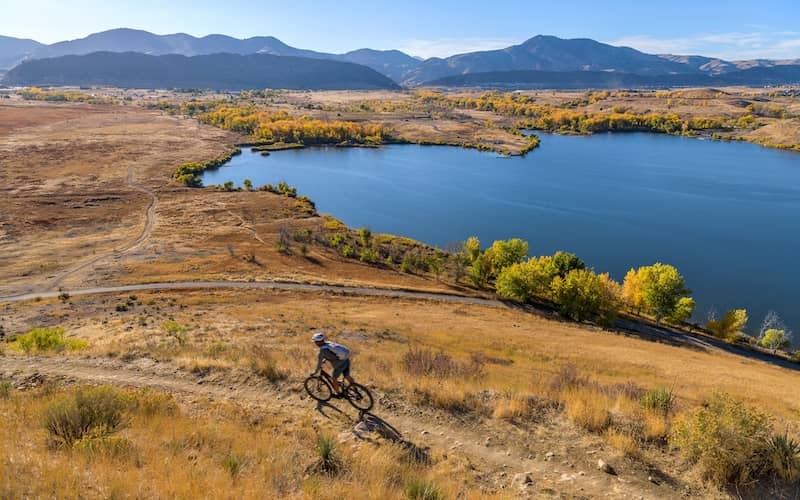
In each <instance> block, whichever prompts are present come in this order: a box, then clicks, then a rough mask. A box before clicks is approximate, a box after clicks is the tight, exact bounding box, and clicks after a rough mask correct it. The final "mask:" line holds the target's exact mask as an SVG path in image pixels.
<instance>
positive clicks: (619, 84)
mask: <svg viewBox="0 0 800 500" xmlns="http://www.w3.org/2000/svg"><path fill="white" fill-rule="evenodd" d="M787 82H800V66H773V67H754V68H750V69H745V70H740V71H734V72H731V73H723V74H719V73H718V74H705V73H695V74H685V73H684V74H664V75H637V74H634V73H617V72H611V71H524V70H521V71H489V72H484V73H467V74H463V75H452V76H446V77H444V78H439V79H438V80H433V81H430V82H426V85H431V86H442V87H492V88H503V87H505V88H536V89H586V88H596V89H618V88H648V87H649V88H658V87H690V86H691V87H714V86H725V85H780V84H784V83H787Z"/></svg>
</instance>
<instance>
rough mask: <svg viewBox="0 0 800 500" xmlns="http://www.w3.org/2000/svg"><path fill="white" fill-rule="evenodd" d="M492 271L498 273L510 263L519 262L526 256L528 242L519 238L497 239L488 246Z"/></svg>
mask: <svg viewBox="0 0 800 500" xmlns="http://www.w3.org/2000/svg"><path fill="white" fill-rule="evenodd" d="M490 251H491V253H492V265H493V272H494V273H495V274H499V273H500V272H501V271H502V270H503V269H505V268H507V267H508V266H510V265H512V264H519V263H520V262H522V261H524V260H525V258H526V257H527V256H528V242H527V241H524V240H521V239H519V238H511V239H510V240H497V241H495V242H494V243H492V246H491V248H490Z"/></svg>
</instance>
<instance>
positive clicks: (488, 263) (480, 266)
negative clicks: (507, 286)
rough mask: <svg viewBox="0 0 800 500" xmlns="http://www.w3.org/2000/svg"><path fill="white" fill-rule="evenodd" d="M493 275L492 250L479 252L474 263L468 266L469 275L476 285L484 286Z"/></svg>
mask: <svg viewBox="0 0 800 500" xmlns="http://www.w3.org/2000/svg"><path fill="white" fill-rule="evenodd" d="M491 276H492V254H491V252H483V253H479V254H478V256H477V257H476V258H475V260H473V261H472V264H471V265H469V266H467V277H468V278H469V279H470V281H472V283H473V284H474V285H475V286H478V287H482V286H485V285H486V283H488V282H489V278H491Z"/></svg>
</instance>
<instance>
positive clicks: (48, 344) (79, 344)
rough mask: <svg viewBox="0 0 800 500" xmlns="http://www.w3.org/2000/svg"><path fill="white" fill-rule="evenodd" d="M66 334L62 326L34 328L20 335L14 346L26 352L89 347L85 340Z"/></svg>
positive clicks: (58, 350) (77, 349)
mask: <svg viewBox="0 0 800 500" xmlns="http://www.w3.org/2000/svg"><path fill="white" fill-rule="evenodd" d="M64 335H65V332H64V329H63V328H62V327H45V328H34V329H33V330H31V331H29V332H28V333H26V334H24V335H20V336H18V337H17V338H16V339H15V340H14V342H13V343H12V346H14V347H15V348H16V349H18V350H21V351H23V352H25V353H31V352H47V351H55V352H61V351H65V350H69V351H79V350H81V349H86V348H87V347H89V343H88V342H86V341H85V340H80V339H68V338H65V337H64Z"/></svg>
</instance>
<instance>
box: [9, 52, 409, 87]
mask: <svg viewBox="0 0 800 500" xmlns="http://www.w3.org/2000/svg"><path fill="white" fill-rule="evenodd" d="M3 83H6V84H9V85H78V86H88V85H101V86H114V87H123V88H125V87H127V88H213V89H220V90H244V89H263V88H278V89H326V90H330V89H399V88H400V86H399V85H397V84H396V83H395V82H394V81H393V80H391V79H390V78H389V77H387V76H385V75H382V74H381V73H378V72H377V71H375V70H373V69H371V68H368V67H366V66H362V65H360V64H355V63H348V62H339V61H331V60H328V59H311V58H307V57H294V56H274V55H271V54H248V55H240V54H211V55H203V56H192V57H187V56H183V55H178V54H168V55H163V56H153V55H149V54H140V53H138V52H92V53H91V54H86V55H81V56H61V57H54V58H48V59H33V60H30V61H25V62H23V63H22V64H19V65H17V66H15V67H13V68H11V69H10V70H9V71H8V73H7V74H6V75H5V77H4V79H3Z"/></svg>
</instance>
